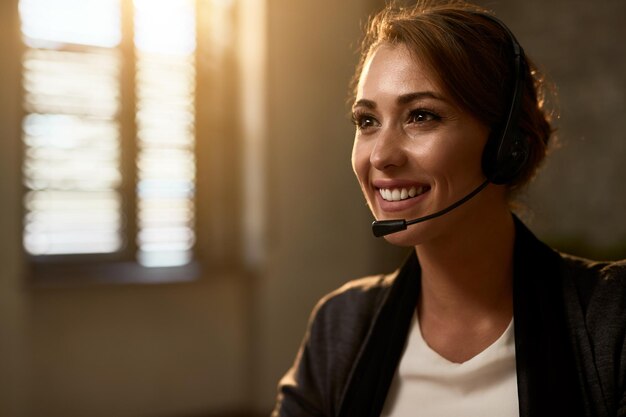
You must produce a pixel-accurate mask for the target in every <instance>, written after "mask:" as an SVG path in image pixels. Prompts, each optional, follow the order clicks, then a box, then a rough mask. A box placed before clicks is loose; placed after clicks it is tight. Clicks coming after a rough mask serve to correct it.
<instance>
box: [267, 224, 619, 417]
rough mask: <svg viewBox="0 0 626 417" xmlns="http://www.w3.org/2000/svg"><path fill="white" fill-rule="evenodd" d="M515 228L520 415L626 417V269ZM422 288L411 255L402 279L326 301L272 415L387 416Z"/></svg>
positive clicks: (351, 286)
mask: <svg viewBox="0 0 626 417" xmlns="http://www.w3.org/2000/svg"><path fill="white" fill-rule="evenodd" d="M515 225H516V235H515V249H514V250H515V253H514V283H513V293H514V294H513V299H514V302H513V303H514V307H513V308H514V317H515V322H514V323H515V324H514V326H515V352H516V363H517V387H518V396H519V407H520V416H521V417H535V416H550V417H555V416H567V417H571V416H589V417H591V416H593V417H609V416H626V397H625V387H626V344H625V339H626V262H625V261H622V262H592V261H588V260H584V259H580V258H575V257H571V256H567V255H563V254H560V253H558V252H555V251H554V250H552V249H550V248H549V247H548V246H546V245H544V244H543V243H542V242H540V241H539V240H537V239H536V238H535V236H533V234H532V233H531V232H530V231H529V230H528V229H527V228H526V227H525V226H524V225H523V224H522V223H521V222H520V221H519V220H517V219H516V220H515ZM419 289H420V266H419V263H418V261H417V257H416V256H415V253H414V252H413V253H412V254H411V256H410V257H409V258H408V259H407V261H406V262H405V263H404V265H403V266H402V267H401V268H400V269H399V270H398V271H396V272H395V273H393V274H391V275H386V276H378V277H369V278H364V279H361V280H357V281H353V282H351V283H348V284H347V285H345V286H344V287H342V288H340V289H339V290H337V291H335V292H333V293H331V294H329V295H328V296H326V297H325V298H323V299H322V300H321V301H320V302H319V303H318V305H317V306H316V307H315V309H314V311H313V314H312V316H311V320H310V322H309V327H308V330H307V333H306V335H305V338H304V341H303V343H302V346H301V348H300V350H299V352H298V356H297V358H296V361H295V363H294V365H293V367H292V368H291V369H290V370H289V371H288V372H287V374H286V375H285V377H284V378H283V379H282V380H281V382H280V384H279V387H278V400H277V403H276V407H275V409H274V412H273V413H272V416H273V417H278V416H280V417H313V416H315V417H322V416H324V417H331V416H339V417H377V416H379V415H380V412H381V410H382V408H383V405H384V402H385V398H386V396H387V392H388V390H389V386H390V384H391V380H392V378H393V375H394V373H395V371H396V368H397V366H398V363H399V361H400V358H401V355H402V351H403V348H404V344H405V342H406V338H407V334H408V330H409V325H410V322H411V318H412V315H413V314H414V311H415V306H416V302H417V297H418V294H419Z"/></svg>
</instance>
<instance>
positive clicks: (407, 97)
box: [396, 91, 446, 105]
mask: <svg viewBox="0 0 626 417" xmlns="http://www.w3.org/2000/svg"><path fill="white" fill-rule="evenodd" d="M425 98H431V99H435V100H442V101H446V100H445V99H444V98H443V97H441V96H440V95H439V94H437V93H435V92H433V91H417V92H414V93H406V94H402V95H401V96H399V97H398V98H397V99H396V102H397V103H398V104H400V105H403V104H408V103H410V102H412V101H415V100H421V99H425Z"/></svg>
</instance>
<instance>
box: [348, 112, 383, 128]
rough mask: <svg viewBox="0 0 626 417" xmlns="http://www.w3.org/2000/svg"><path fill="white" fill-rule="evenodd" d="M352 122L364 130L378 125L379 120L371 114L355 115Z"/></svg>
mask: <svg viewBox="0 0 626 417" xmlns="http://www.w3.org/2000/svg"><path fill="white" fill-rule="evenodd" d="M352 122H353V123H354V125H355V126H356V127H357V129H359V130H364V129H367V128H370V127H374V126H376V125H377V123H378V121H377V120H376V119H375V118H374V117H372V116H369V115H366V114H364V115H353V116H352Z"/></svg>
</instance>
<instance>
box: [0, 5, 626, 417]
mask: <svg viewBox="0 0 626 417" xmlns="http://www.w3.org/2000/svg"><path fill="white" fill-rule="evenodd" d="M407 3H408V2H407ZM478 3H479V4H481V5H483V6H486V7H488V8H490V9H492V10H494V11H495V12H496V14H497V16H499V17H500V18H501V19H503V20H504V21H505V22H507V23H508V24H509V26H510V27H511V29H512V30H513V32H514V33H515V34H516V36H517V38H518V39H519V41H520V43H521V44H522V45H523V46H524V48H525V50H526V51H527V53H528V54H529V55H530V56H531V57H532V58H533V59H534V60H535V61H536V62H537V64H538V65H539V67H540V68H541V69H543V70H544V71H545V73H546V75H547V76H548V78H549V79H550V80H552V81H553V82H554V83H555V84H556V85H557V88H558V94H559V103H558V104H559V109H560V114H561V117H560V119H559V120H558V121H557V123H556V125H557V127H558V135H559V138H560V141H559V143H560V146H559V149H556V150H555V151H554V152H553V154H552V156H551V157H550V158H549V160H548V162H547V163H546V165H545V166H544V169H543V171H542V173H541V175H540V176H539V177H538V178H537V180H536V181H535V182H534V183H533V185H532V186H531V187H530V189H529V190H528V192H526V193H525V194H523V195H522V196H520V204H521V206H522V207H523V209H522V210H521V215H522V217H523V219H524V220H525V221H526V222H527V224H528V225H529V226H530V227H531V229H533V230H534V231H535V232H536V234H537V235H539V237H541V238H542V239H544V240H546V241H548V242H549V243H551V244H553V245H555V246H556V247H558V248H560V249H563V250H566V251H569V252H572V253H575V254H579V255H583V256H588V257H594V258H606V259H616V258H620V257H626V193H625V192H624V185H623V182H624V180H625V179H626V164H624V160H626V133H625V132H626V117H625V110H626V108H625V91H626V89H625V87H626V86H625V83H626V77H625V76H624V74H626V51H625V50H624V48H625V46H624V42H623V39H624V38H625V37H626V28H625V27H624V25H623V18H624V16H626V2H624V1H622V0H603V1H598V2H590V1H586V0H553V1H550V2H545V1H541V0H524V1H521V0H500V1H498V0H492V1H479V2H478ZM382 4H383V1H382V0H342V1H334V0H317V1H307V2H305V1H299V0H295V1H294V0H272V1H264V0H169V1H168V0H143V1H142V0H135V1H131V0H89V1H87V0H54V1H52V0H21V1H18V0H0V28H1V31H2V32H1V33H2V36H1V37H0V63H1V64H0V92H1V94H0V199H1V200H0V201H1V204H0V230H1V231H2V233H1V235H0V416H3V417H4V416H6V417H40V416H46V417H56V416H64V417H73V416H89V417H97V416H107V417H139V416H142V417H143V416H145V417H200V416H207V417H208V416H215V417H217V416H220V417H227V416H230V417H235V416H250V417H254V416H262V415H268V414H269V412H270V410H271V408H272V405H273V402H274V398H275V386H276V383H277V381H278V379H279V378H280V376H281V375H282V374H283V373H284V372H285V371H286V370H287V368H288V367H289V366H290V364H291V363H292V361H293V359H294V357H295V354H296V351H297V348H298V345H299V343H300V340H301V338H302V336H303V334H304V330H305V327H306V322H307V318H308V315H309V312H310V311H311V309H312V307H313V306H314V304H315V302H316V301H317V300H318V299H319V298H320V297H321V296H322V295H324V294H325V293H327V292H329V291H331V290H332V289H334V288H336V287H337V286H339V285H341V284H342V283H343V282H345V281H347V280H349V279H352V278H356V277H359V276H363V275H370V274H375V273H379V272H385V271H390V270H392V269H394V268H395V267H396V266H397V265H398V262H399V260H400V259H401V258H402V257H403V256H404V253H405V251H404V250H397V249H394V248H391V247H388V246H387V245H385V243H384V242H382V241H378V240H375V239H374V238H373V237H372V236H371V232H370V228H369V223H370V222H371V216H370V215H369V213H368V211H367V209H366V207H365V203H364V200H363V198H362V197H361V195H360V191H359V189H358V186H357V183H356V181H355V180H354V179H353V175H352V172H351V168H350V163H349V158H350V149H351V141H352V135H353V128H352V126H351V124H350V121H349V118H348V108H349V106H348V105H347V100H348V97H349V90H348V83H349V80H350V78H351V76H352V72H353V69H354V66H355V64H356V61H357V54H356V49H357V46H358V43H359V38H360V33H361V28H362V26H363V24H364V23H365V22H366V20H367V16H368V15H369V14H370V13H372V12H373V11H375V10H377V9H379V8H380V7H381V6H382Z"/></svg>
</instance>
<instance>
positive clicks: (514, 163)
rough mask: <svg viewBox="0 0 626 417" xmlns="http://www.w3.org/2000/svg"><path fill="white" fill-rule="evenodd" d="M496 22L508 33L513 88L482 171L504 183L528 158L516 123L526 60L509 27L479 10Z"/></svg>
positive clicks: (525, 141) (527, 147) (489, 142)
mask: <svg viewBox="0 0 626 417" xmlns="http://www.w3.org/2000/svg"><path fill="white" fill-rule="evenodd" d="M478 14H479V15H480V16H481V17H484V18H486V19H488V20H490V21H492V22H494V23H496V24H498V25H499V26H500V27H501V28H502V29H503V30H504V31H505V32H506V33H507V35H508V37H509V41H510V43H511V46H512V48H513V61H514V62H513V89H512V92H511V104H510V106H509V109H508V113H507V117H506V121H505V123H503V124H502V125H501V126H499V128H496V129H492V132H491V134H490V135H489V139H488V140H487V144H486V145H485V149H484V150H483V156H482V170H483V173H484V174H485V176H486V177H487V179H488V180H489V182H491V183H493V184H498V185H503V184H508V183H510V182H512V181H513V180H515V178H516V177H517V176H518V175H519V173H520V172H521V170H522V168H523V167H524V165H525V164H526V162H527V161H528V157H529V154H530V145H529V141H528V138H527V137H525V135H524V133H523V132H522V131H521V129H520V126H519V120H520V113H521V103H522V97H523V93H524V84H525V82H524V81H525V80H524V74H525V70H526V65H527V64H526V59H525V58H524V50H523V49H522V47H521V46H520V44H519V43H518V42H517V39H515V36H514V35H513V33H512V32H511V31H510V30H509V28H508V27H507V26H506V25H505V24H504V23H503V22H502V21H501V20H500V19H498V18H496V17H494V16H492V15H490V14H486V13H478Z"/></svg>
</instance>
